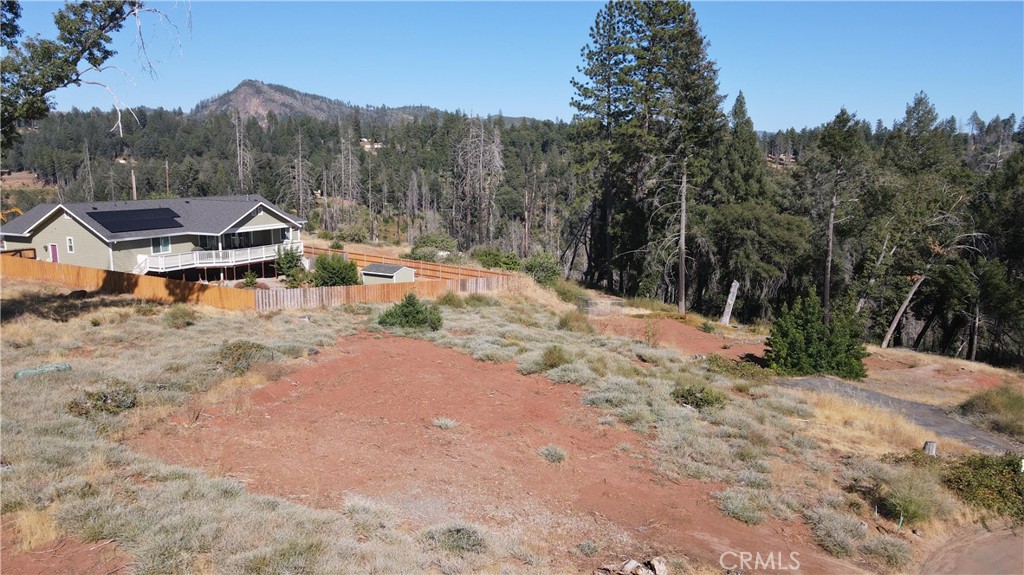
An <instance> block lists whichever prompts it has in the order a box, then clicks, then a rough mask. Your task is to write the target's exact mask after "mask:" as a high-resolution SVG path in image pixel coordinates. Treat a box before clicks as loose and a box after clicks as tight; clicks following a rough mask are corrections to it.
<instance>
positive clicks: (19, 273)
mask: <svg viewBox="0 0 1024 575" xmlns="http://www.w3.org/2000/svg"><path fill="white" fill-rule="evenodd" d="M0 276H4V277H11V278H20V279H28V280H37V281H45V282H52V283H58V284H62V285H66V286H71V287H75V288H79V289H84V290H89V291H96V292H102V293H112V294H131V295H132V296H134V297H137V298H139V299H145V300H152V301H159V302H164V303H175V302H180V303H185V302H189V303H201V304H203V305H208V306H212V307H217V308H220V309H229V310H243V309H253V308H255V307H256V296H255V292H254V291H253V290H244V289H235V288H229V287H221V286H215V285H207V284H200V283H193V282H185V281H178V280H173V279H167V278H159V277H153V276H142V275H136V274H130V273H124V272H114V271H107V270H100V269H95V268H85V267H81V266H72V265H67V264H54V263H50V262H43V261H36V260H30V259H26V258H19V257H2V258H0Z"/></svg>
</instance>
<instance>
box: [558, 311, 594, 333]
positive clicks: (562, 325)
mask: <svg viewBox="0 0 1024 575" xmlns="http://www.w3.org/2000/svg"><path fill="white" fill-rule="evenodd" d="M558 329H561V330H565V331H571V332H575V333H583V334H592V333H594V326H593V325H591V324H590V319H589V318H588V317H587V314H585V313H583V312H581V311H579V310H577V309H574V310H569V311H567V312H565V313H563V314H562V315H561V316H559V317H558Z"/></svg>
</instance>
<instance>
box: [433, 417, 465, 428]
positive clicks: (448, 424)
mask: <svg viewBox="0 0 1024 575" xmlns="http://www.w3.org/2000/svg"><path fill="white" fill-rule="evenodd" d="M430 424H431V425H433V426H434V427H436V428H438V429H444V430H448V429H455V428H456V427H458V426H459V422H458V421H456V420H454V419H452V418H450V417H435V418H434V419H433V421H431V422H430Z"/></svg>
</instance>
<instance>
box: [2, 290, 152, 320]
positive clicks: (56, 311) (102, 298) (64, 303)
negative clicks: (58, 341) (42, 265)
mask: <svg viewBox="0 0 1024 575" xmlns="http://www.w3.org/2000/svg"><path fill="white" fill-rule="evenodd" d="M138 304H139V302H137V301H135V300H132V299H131V298H128V297H125V296H116V295H108V294H101V293H99V292H87V291H85V290H68V291H67V292H64V293H46V294H43V293H24V294H20V295H18V296H16V297H11V298H7V297H5V298H3V299H2V300H0V323H9V322H11V321H14V320H16V319H18V318H19V317H21V316H23V315H26V314H29V315H33V316H36V317H41V318H44V319H49V320H53V321H59V322H67V321H69V320H72V319H74V318H76V317H79V316H81V315H84V314H87V313H90V312H92V311H95V310H97V309H100V308H111V307H132V306H136V305H138Z"/></svg>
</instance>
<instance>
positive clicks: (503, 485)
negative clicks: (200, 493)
mask: <svg viewBox="0 0 1024 575" xmlns="http://www.w3.org/2000/svg"><path fill="white" fill-rule="evenodd" d="M321 357H323V358H324V359H322V360H321V362H320V363H318V364H316V365H313V366H310V367H308V368H304V369H302V370H300V371H298V372H296V373H292V374H290V375H288V376H286V377H284V378H282V379H280V380H278V381H275V382H273V383H270V384H268V385H266V386H264V387H263V388H260V389H258V390H256V391H254V392H251V393H249V394H247V395H244V396H241V397H237V398H235V399H233V400H231V401H229V402H225V403H222V404H219V405H216V406H211V407H208V408H205V409H204V410H203V415H204V416H202V417H199V419H198V423H197V424H196V425H194V426H189V425H185V424H186V423H190V422H191V421H192V420H193V418H192V417H189V416H187V415H185V414H182V415H181V416H179V417H177V418H172V419H171V421H169V422H167V423H166V424H164V425H162V426H161V427H158V428H157V429H154V430H151V431H149V432H147V433H146V434H145V435H143V436H141V437H139V438H136V439H135V440H134V441H132V442H131V445H132V447H133V448H135V449H137V450H140V451H142V452H145V453H148V454H151V455H153V456H156V457H159V458H161V459H163V460H165V461H169V462H172V463H180V464H184V465H189V466H194V467H201V468H203V469H205V470H207V471H209V472H211V473H214V474H217V475H221V476H227V477H233V478H236V479H238V480H241V481H243V482H245V483H246V484H247V486H248V488H249V489H251V490H253V491H255V492H260V493H268V494H273V495H278V496H282V497H286V498H288V499H291V500H294V501H296V502H301V503H303V504H307V505H311V506H315V507H321V508H338V507H340V505H341V504H342V501H343V499H344V497H345V496H346V495H347V494H360V495H366V496H370V497H373V498H375V499H378V500H381V501H383V502H385V503H387V504H388V505H389V506H390V507H392V508H393V509H394V510H395V512H396V515H397V516H398V519H399V520H400V521H401V522H402V523H403V524H404V525H406V526H407V527H409V528H412V529H416V528H420V527H423V526H425V525H428V524H434V523H439V522H446V521H451V520H454V519H464V520H469V521H474V522H477V523H480V524H482V525H486V526H491V527H493V528H494V529H495V531H498V530H500V531H502V532H505V533H510V534H512V535H515V536H519V537H520V538H521V539H522V540H524V541H531V542H535V543H534V547H535V551H543V552H544V553H545V554H547V555H548V556H550V557H552V558H553V560H554V565H555V568H556V569H557V570H558V571H559V572H572V571H578V572H579V571H589V570H591V569H593V568H594V567H595V566H597V565H600V564H601V563H602V561H603V562H607V559H608V558H609V557H619V556H633V557H643V556H648V555H650V554H654V553H659V554H666V555H669V556H676V557H679V556H682V555H686V556H689V557H691V558H694V557H697V558H700V559H702V560H704V561H706V562H708V563H711V564H717V563H718V559H719V556H720V554H721V553H723V552H725V551H750V552H757V551H760V552H761V553H762V554H765V553H769V552H783V553H784V556H787V557H788V556H789V555H788V554H789V553H790V552H791V551H797V552H799V553H800V561H801V564H802V566H803V569H804V572H807V573H815V574H825V573H842V574H848V573H853V572H857V569H856V568H855V567H854V566H852V565H849V564H846V563H842V562H839V561H837V560H834V559H832V558H829V557H827V556H826V555H825V554H824V552H822V551H820V550H819V549H818V548H817V547H816V546H815V545H814V543H813V541H812V540H811V537H810V535H809V533H808V531H807V528H806V527H805V526H804V525H802V524H799V523H791V524H784V523H781V522H778V521H774V520H772V521H768V522H766V523H765V524H762V525H759V526H748V525H745V524H743V523H740V522H739V521H736V520H733V519H729V518H726V517H724V516H722V514H721V512H719V511H718V509H717V508H716V506H715V503H714V501H713V500H711V499H710V497H709V493H710V492H711V491H713V489H714V486H713V485H706V484H701V483H698V482H695V481H682V482H678V483H673V482H668V481H664V480H663V479H662V478H661V477H659V475H658V474H657V473H655V472H654V471H653V470H652V469H651V463H650V461H649V460H648V459H647V458H646V456H648V455H650V454H649V453H647V452H646V451H645V450H644V449H643V448H642V447H640V446H641V445H642V444H643V443H644V440H645V438H643V437H642V436H640V435H638V434H636V433H635V432H633V431H630V430H628V429H625V428H622V427H614V428H613V427H608V426H603V425H600V424H598V419H599V417H600V416H601V413H600V412H599V411H598V410H596V409H593V408H590V407H587V406H585V405H583V404H582V402H581V395H582V390H580V389H579V388H576V387H572V386H563V385H554V384H552V383H551V382H550V381H548V380H547V379H545V378H543V377H541V376H523V375H520V374H518V373H517V372H516V371H515V366H514V365H512V364H492V363H480V362H477V361H475V360H473V359H472V358H470V357H468V356H466V355H463V354H461V353H458V352H456V351H452V350H448V349H442V348H438V347H436V346H434V345H433V344H431V343H428V342H423V341H419V340H412V339H402V338H394V337H375V336H372V335H367V334H361V335H357V336H352V337H347V338H343V339H341V340H339V342H338V344H337V345H336V346H335V348H333V349H332V350H330V351H328V352H327V353H326V354H325V355H324V356H321ZM437 417H449V418H453V419H456V420H457V421H458V422H459V426H458V427H456V428H455V429H452V430H448V431H444V430H441V429H438V428H436V427H434V426H432V425H431V421H432V420H433V419H434V418H437ZM626 443H629V444H630V445H631V446H633V447H632V448H631V449H630V450H629V451H628V452H627V451H626V450H624V449H621V448H619V446H622V445H623V444H626ZM548 444H555V445H558V446H560V447H562V448H564V449H565V450H566V452H567V454H568V455H567V458H566V461H565V462H564V463H562V464H552V463H548V462H547V461H545V460H544V459H543V458H541V457H540V456H539V455H538V453H537V451H538V449H540V448H541V447H544V446H545V445H548ZM631 454H639V455H643V456H644V457H632V456H631ZM588 539H589V540H592V541H594V542H596V543H597V544H598V545H599V547H600V548H601V554H600V556H598V557H594V558H592V559H583V558H581V557H580V556H578V555H577V554H575V553H573V552H572V551H571V550H572V549H573V548H574V547H575V546H576V544H577V543H580V542H581V541H585V540H588Z"/></svg>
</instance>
